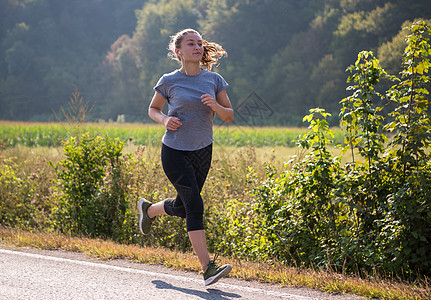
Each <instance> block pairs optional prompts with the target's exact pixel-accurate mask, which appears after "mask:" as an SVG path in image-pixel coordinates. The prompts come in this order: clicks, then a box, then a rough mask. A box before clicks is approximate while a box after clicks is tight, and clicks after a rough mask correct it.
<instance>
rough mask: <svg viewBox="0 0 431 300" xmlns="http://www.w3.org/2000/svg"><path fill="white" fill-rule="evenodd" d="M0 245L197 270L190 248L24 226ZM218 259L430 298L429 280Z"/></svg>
mask: <svg viewBox="0 0 431 300" xmlns="http://www.w3.org/2000/svg"><path fill="white" fill-rule="evenodd" d="M0 246H7V247H17V248H35V249H44V250H64V251H74V252H80V253H85V254H86V255H89V256H91V257H95V258H98V259H102V260H111V259H127V260H131V261H135V262H139V263H146V264H158V265H163V266H166V267H169V268H173V269H176V270H187V271H194V272H200V265H199V263H198V261H197V259H196V257H195V255H194V254H193V253H181V252H178V251H171V250H167V249H164V248H149V247H142V246H137V245H122V244H117V243H114V242H112V241H106V240H101V239H89V238H78V237H68V236H64V235H59V234H46V233H39V232H28V231H23V230H19V229H10V228H0ZM220 261H221V263H230V264H231V265H232V266H233V270H232V273H231V274H230V277H234V278H238V279H244V280H256V281H259V282H265V283H272V284H279V285H280V286H296V287H309V288H314V289H317V290H321V291H325V292H329V293H348V294H355V295H359V296H364V297H367V298H378V299H424V300H425V299H431V285H430V283H429V281H427V280H424V281H423V282H422V283H412V284H408V283H404V282H401V281H399V280H388V279H381V278H378V277H370V278H366V279H364V278H360V277H359V276H346V275H342V274H338V273H335V272H330V271H316V270H311V269H300V268H294V267H286V266H283V265H281V264H277V263H275V264H268V263H263V264H259V263H253V262H248V261H243V260H232V259H228V258H224V257H220Z"/></svg>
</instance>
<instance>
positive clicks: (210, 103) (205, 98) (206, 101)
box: [201, 94, 218, 111]
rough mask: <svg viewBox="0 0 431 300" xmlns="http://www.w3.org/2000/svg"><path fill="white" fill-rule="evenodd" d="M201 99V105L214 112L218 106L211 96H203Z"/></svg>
mask: <svg viewBox="0 0 431 300" xmlns="http://www.w3.org/2000/svg"><path fill="white" fill-rule="evenodd" d="M201 98H202V103H203V104H205V105H208V106H209V107H211V109H212V110H213V111H216V109H217V105H218V104H217V101H216V100H215V99H214V97H213V96H211V95H210V94H203V95H202V96H201Z"/></svg>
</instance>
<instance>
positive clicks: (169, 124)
mask: <svg viewBox="0 0 431 300" xmlns="http://www.w3.org/2000/svg"><path fill="white" fill-rule="evenodd" d="M163 124H164V125H165V128H166V129H167V130H177V129H178V127H180V126H181V125H183V124H182V123H181V121H180V119H178V118H177V117H169V116H166V117H165V118H164V119H163Z"/></svg>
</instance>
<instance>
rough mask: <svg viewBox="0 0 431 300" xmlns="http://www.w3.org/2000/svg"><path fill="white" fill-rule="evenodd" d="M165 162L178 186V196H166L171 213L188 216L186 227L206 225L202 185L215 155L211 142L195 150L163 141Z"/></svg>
mask: <svg viewBox="0 0 431 300" xmlns="http://www.w3.org/2000/svg"><path fill="white" fill-rule="evenodd" d="M161 156H162V165H163V170H164V171H165V174H166V176H167V177H168V178H169V180H170V181H171V183H172V184H173V185H174V187H175V189H176V190H177V197H176V198H169V199H166V200H165V203H164V208H165V211H166V213H167V214H168V215H170V216H177V217H181V218H186V224H187V231H195V230H202V229H204V222H203V213H204V203H203V200H202V197H201V191H202V187H203V186H204V183H205V180H206V178H207V175H208V171H209V169H210V166H211V159H212V144H211V145H209V146H207V147H205V148H203V149H200V150H195V151H181V150H175V149H172V148H170V147H168V146H166V145H164V144H163V145H162V154H161Z"/></svg>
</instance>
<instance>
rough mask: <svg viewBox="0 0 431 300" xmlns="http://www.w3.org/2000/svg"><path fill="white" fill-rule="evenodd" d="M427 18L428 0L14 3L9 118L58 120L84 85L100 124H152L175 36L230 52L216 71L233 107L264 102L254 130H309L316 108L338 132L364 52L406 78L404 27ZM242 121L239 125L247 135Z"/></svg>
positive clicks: (6, 47)
mask: <svg viewBox="0 0 431 300" xmlns="http://www.w3.org/2000/svg"><path fill="white" fill-rule="evenodd" d="M430 16H431V6H430V5H429V0H417V1H414V4H412V3H411V1H406V0H378V1H374V0H353V1H352V0H349V1H347V0H324V1H321V0H311V1H296V0H269V1H258V0H240V1H232V0H181V1H178V0H162V1H158V0H130V1H115V0H76V1H66V0H5V1H1V3H0V119H8V120H32V121H46V120H50V119H52V118H53V114H52V111H53V110H54V111H59V109H60V107H61V106H64V105H65V104H66V103H67V101H68V97H69V95H70V94H71V93H72V91H73V90H74V87H78V89H79V90H80V91H81V94H82V95H83V96H84V98H85V100H86V101H88V102H89V103H91V104H93V103H95V106H94V109H93V111H92V113H91V115H90V118H92V119H93V120H98V119H104V120H108V119H112V120H117V118H118V116H119V115H125V118H126V121H142V120H148V119H147V118H148V117H147V114H146V110H147V106H148V103H149V101H150V99H151V96H152V93H153V92H152V86H153V85H154V84H155V82H156V80H157V79H158V78H159V77H160V75H161V74H162V73H164V72H167V71H170V70H172V69H174V68H176V67H177V64H176V63H174V62H173V61H172V60H170V59H168V58H167V56H166V54H167V51H166V50H165V49H166V47H167V44H168V41H169V35H171V34H173V33H175V32H176V31H178V30H180V29H182V28H184V27H194V28H196V29H198V30H200V31H201V32H203V33H204V34H205V38H207V39H209V40H214V41H217V42H219V43H221V44H222V45H223V46H224V47H225V48H226V50H227V51H228V53H229V56H228V57H227V58H226V59H224V60H223V61H222V62H221V65H220V67H219V68H218V70H217V71H218V72H220V73H221V74H222V75H223V76H224V77H225V78H226V80H227V81H228V82H229V84H230V87H229V91H228V92H229V95H230V97H231V99H232V102H233V104H234V106H235V107H239V106H240V105H241V104H244V105H245V107H248V108H254V109H256V106H255V103H251V102H248V103H247V99H248V96H249V95H250V94H252V92H253V91H254V92H256V93H257V94H258V95H259V96H260V97H261V100H262V101H263V102H264V103H265V108H266V109H267V112H268V113H269V115H270V116H271V117H270V118H268V117H266V116H264V117H262V116H260V117H259V118H258V120H254V121H255V123H258V124H257V125H295V126H296V125H301V124H302V122H301V116H303V115H305V114H306V113H307V112H308V110H309V109H310V108H313V107H317V106H320V107H325V108H326V110H327V111H328V112H330V113H331V114H332V117H331V118H330V119H329V120H328V121H329V122H330V124H332V125H336V124H337V122H338V117H337V114H336V112H338V111H339V104H338V101H339V99H341V98H344V97H346V96H347V95H348V94H347V93H346V92H345V87H346V85H345V77H346V75H345V72H344V70H345V68H346V67H347V66H348V64H350V62H351V61H352V60H353V59H354V57H355V56H356V54H357V53H358V52H359V51H361V50H364V49H370V50H373V51H374V52H375V53H377V54H378V57H379V60H380V61H381V62H382V64H383V66H384V67H385V68H387V70H388V71H391V72H392V73H397V72H399V71H400V70H401V67H400V66H401V56H402V49H403V42H404V41H403V40H404V38H405V36H406V32H405V31H403V30H402V28H403V27H405V25H406V24H405V22H411V21H413V20H414V19H416V18H425V19H429V18H430ZM244 102H245V103H244ZM243 107H244V106H243ZM259 109H261V108H259V107H258V110H259ZM245 111H246V115H245V116H244V114H243V117H244V118H237V119H236V122H240V123H243V124H245V125H249V122H250V119H249V118H250V117H251V116H250V115H249V114H250V111H248V110H245ZM254 113H256V112H253V114H254ZM257 115H259V112H258V113H257Z"/></svg>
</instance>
